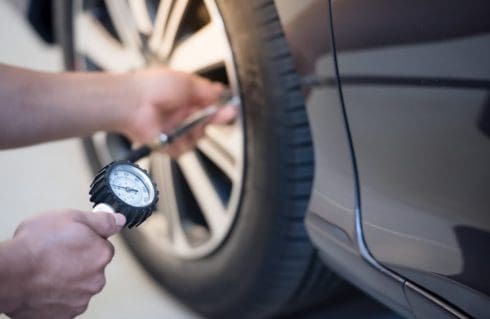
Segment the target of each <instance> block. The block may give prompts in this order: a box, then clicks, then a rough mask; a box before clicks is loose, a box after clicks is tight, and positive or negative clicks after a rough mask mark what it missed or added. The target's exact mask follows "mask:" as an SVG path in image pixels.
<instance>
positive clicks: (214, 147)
mask: <svg viewBox="0 0 490 319" xmlns="http://www.w3.org/2000/svg"><path fill="white" fill-rule="evenodd" d="M197 147H198V149H199V150H200V151H201V152H202V153H203V154H204V155H206V157H207V158H209V159H210V160H211V161H212V162H213V163H214V164H215V165H216V166H217V167H218V168H219V169H221V171H222V172H223V173H225V175H226V176H227V177H228V178H229V179H230V180H231V181H232V182H233V181H235V180H237V178H238V176H239V173H240V172H238V171H237V170H236V166H235V164H236V163H235V159H234V158H233V157H231V155H230V154H228V152H227V151H226V150H224V149H223V148H222V147H220V145H218V144H216V143H215V142H214V141H213V140H211V139H210V138H208V137H204V138H202V139H201V140H200V141H199V143H198V145H197Z"/></svg>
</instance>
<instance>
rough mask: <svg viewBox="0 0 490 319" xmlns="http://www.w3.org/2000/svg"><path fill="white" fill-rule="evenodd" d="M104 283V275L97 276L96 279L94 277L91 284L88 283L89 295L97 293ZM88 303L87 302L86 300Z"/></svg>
mask: <svg viewBox="0 0 490 319" xmlns="http://www.w3.org/2000/svg"><path fill="white" fill-rule="evenodd" d="M105 284H106V279H105V276H104V275H100V276H99V277H97V279H95V280H94V281H93V282H92V284H91V285H90V287H89V293H90V294H91V295H95V294H98V293H99V292H101V291H102V289H104V287H105ZM87 303H88V302H87Z"/></svg>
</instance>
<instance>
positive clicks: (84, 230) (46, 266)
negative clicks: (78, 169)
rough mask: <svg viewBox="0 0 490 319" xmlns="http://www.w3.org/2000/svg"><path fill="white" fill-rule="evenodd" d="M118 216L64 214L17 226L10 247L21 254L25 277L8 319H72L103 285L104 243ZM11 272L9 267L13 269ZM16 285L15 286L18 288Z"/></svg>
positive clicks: (119, 222) (108, 255) (108, 250)
mask: <svg viewBox="0 0 490 319" xmlns="http://www.w3.org/2000/svg"><path fill="white" fill-rule="evenodd" d="M125 222H126V221H125V218H124V216H123V215H121V214H110V213H86V212H81V211H67V212H62V213H52V214H45V215H41V216H38V217H35V218H32V219H30V220H27V221H25V222H23V223H22V224H21V225H20V226H19V227H18V228H17V230H16V232H15V235H14V238H13V239H12V242H14V243H15V245H17V248H18V249H17V250H19V251H22V252H24V255H23V256H24V258H23V259H24V263H25V265H27V269H28V271H25V272H24V276H23V278H21V281H19V282H18V283H17V284H18V285H20V286H21V287H22V289H23V291H22V294H21V300H19V301H18V306H17V307H16V309H15V310H13V311H12V312H10V313H8V315H9V316H11V317H12V318H50V319H56V318H73V317H75V316H77V315H79V314H81V313H83V312H84V311H85V310H86V308H87V306H88V303H89V301H90V299H91V297H92V296H94V295H95V294H97V293H98V292H100V291H101V290H102V288H103V287H104V285H105V275H104V269H105V267H106V266H107V264H108V263H109V262H110V261H111V259H112V257H113V255H114V246H113V245H112V244H111V243H110V242H109V241H108V240H107V239H106V238H107V237H109V236H111V235H113V234H115V233H117V232H118V231H119V230H120V229H121V228H122V226H123V225H124V223H125ZM14 267H15V265H14ZM20 283H21V284H20Z"/></svg>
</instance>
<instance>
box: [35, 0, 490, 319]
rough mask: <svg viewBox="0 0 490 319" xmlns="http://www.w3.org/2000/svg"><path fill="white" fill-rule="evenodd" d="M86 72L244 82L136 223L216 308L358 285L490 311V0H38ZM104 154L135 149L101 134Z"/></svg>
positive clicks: (161, 173) (182, 291) (281, 311)
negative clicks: (165, 70) (233, 110)
mask: <svg viewBox="0 0 490 319" xmlns="http://www.w3.org/2000/svg"><path fill="white" fill-rule="evenodd" d="M29 17H30V20H31V22H32V23H33V25H34V26H35V27H36V29H37V30H38V31H39V32H40V34H41V35H42V36H43V37H44V38H45V39H46V40H47V41H51V42H54V41H56V42H58V43H59V44H60V45H61V46H62V48H63V52H64V58H65V64H66V67H67V69H70V70H88V71H94V72H96V71H102V70H104V71H112V72H128V71H133V70H136V69H140V68H146V67H151V66H170V67H172V68H176V69H180V70H184V71H189V72H195V73H198V74H200V75H202V76H205V77H207V78H209V79H212V80H215V81H221V82H223V83H225V84H226V85H228V86H229V87H230V88H231V90H232V91H233V92H234V93H235V94H236V95H238V96H240V98H241V105H240V114H239V116H238V118H237V119H236V121H235V122H234V123H232V124H230V125H221V126H209V127H208V128H207V130H206V135H205V137H204V138H203V139H202V140H201V141H200V142H199V144H198V145H197V147H196V149H194V150H193V151H191V152H188V153H186V154H184V155H182V156H181V157H180V158H178V159H176V160H172V159H170V158H169V157H167V156H165V155H163V154H154V155H152V156H151V157H150V158H148V159H145V160H142V161H141V162H140V165H142V166H144V167H145V168H147V169H149V171H150V172H151V174H152V175H153V177H154V178H155V180H156V181H157V184H158V186H159V188H160V191H161V194H162V196H161V200H160V205H159V207H158V209H157V211H155V212H154V213H153V215H152V216H151V217H150V219H149V220H148V221H147V222H146V223H145V224H143V225H141V226H140V227H138V228H137V229H135V230H130V231H127V232H125V233H124V237H125V239H126V241H127V243H128V245H129V246H130V247H131V248H132V250H133V252H134V254H135V256H136V258H138V259H139V260H140V261H141V262H142V263H143V265H145V267H146V268H147V269H148V271H149V272H150V273H151V274H152V275H153V276H154V278H155V280H157V281H158V282H160V283H161V284H162V285H164V286H165V287H166V289H168V290H169V291H171V292H172V293H173V294H175V295H176V296H177V297H178V298H180V299H181V300H182V301H183V302H185V303H186V304H188V305H189V306H190V307H192V308H193V309H195V310H196V311H198V312H199V313H201V314H203V315H205V316H207V317H210V318H223V317H233V318H242V317H243V318H262V317H272V316H278V315H287V314H292V315H293V316H294V314H295V313H297V311H299V310H301V309H303V308H305V307H310V306H312V305H315V304H318V303H320V302H323V301H325V300H327V299H329V298H332V297H335V296H338V295H339V294H342V293H343V292H345V290H346V289H347V290H348V289H349V286H348V284H347V283H346V282H350V283H351V284H353V285H354V286H357V287H358V288H360V289H362V290H364V291H366V292H367V293H369V294H370V295H372V296H373V297H375V298H376V299H378V300H380V301H381V302H382V303H384V304H385V305H387V306H388V307H390V308H392V309H394V310H395V311H397V312H398V313H400V314H401V315H403V316H405V317H407V318H446V317H447V318H468V317H476V318H490V299H489V294H490V275H489V274H490V268H489V267H490V266H489V265H490V259H489V256H490V215H489V207H490V186H489V181H490V98H489V96H490V95H489V92H490V62H489V57H490V34H489V31H490V19H489V17H490V3H489V2H488V1H484V0H473V1H466V2H463V1H442V0H431V1H418V0H416V1H402V0H375V1H362V0H344V1H335V0H332V1H328V0H302V1H299V0H276V1H273V0H247V1H245V0H241V1H240V0H216V1H215V0H128V1H122V0H105V1H102V0H74V1H51V0H33V1H31V6H30V11H29ZM83 143H84V145H85V149H86V151H87V155H88V159H89V161H90V163H91V164H92V166H93V168H94V169H95V170H97V169H99V168H100V167H101V166H102V165H105V164H107V163H109V162H111V161H113V160H115V159H118V158H121V157H123V156H124V155H125V154H126V153H127V152H128V150H129V149H130V148H131V147H132V145H131V142H130V141H129V140H128V139H126V138H125V137H124V136H120V135H117V134H112V133H107V132H99V133H97V134H95V135H94V136H92V137H90V138H86V139H85V140H84V141H83Z"/></svg>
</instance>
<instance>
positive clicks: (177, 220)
mask: <svg viewBox="0 0 490 319" xmlns="http://www.w3.org/2000/svg"><path fill="white" fill-rule="evenodd" d="M152 162H153V163H152V165H151V167H152V170H154V173H155V175H156V176H160V178H159V179H157V181H156V182H157V184H158V189H159V190H160V191H161V192H162V194H161V195H162V197H163V199H164V200H163V203H160V204H159V207H162V206H163V207H162V208H163V209H164V211H163V212H162V213H163V214H165V216H166V217H167V227H168V232H169V234H170V237H171V239H172V242H173V245H174V247H175V248H177V249H179V250H181V251H186V250H188V249H190V244H189V240H188V239H187V236H186V235H185V232H184V228H183V225H182V220H181V217H180V214H179V208H178V205H177V201H176V198H177V197H176V194H175V188H174V184H173V183H169V184H168V185H162V183H163V182H164V180H165V178H164V176H172V172H171V166H170V159H169V158H168V156H165V155H162V154H155V155H153V156H152Z"/></svg>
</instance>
